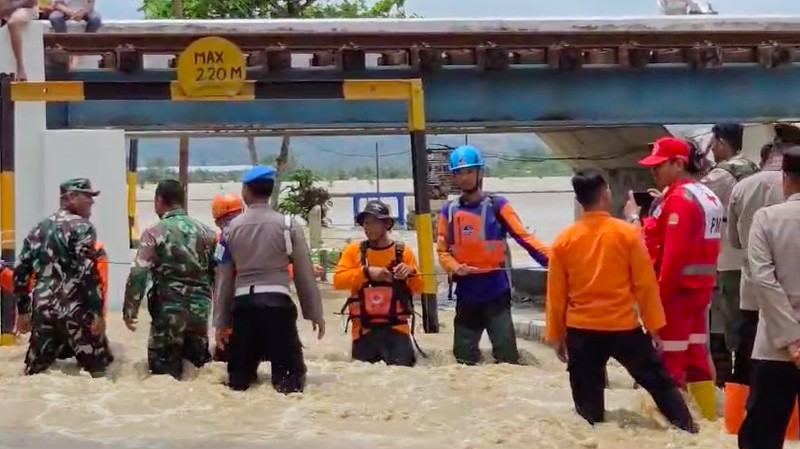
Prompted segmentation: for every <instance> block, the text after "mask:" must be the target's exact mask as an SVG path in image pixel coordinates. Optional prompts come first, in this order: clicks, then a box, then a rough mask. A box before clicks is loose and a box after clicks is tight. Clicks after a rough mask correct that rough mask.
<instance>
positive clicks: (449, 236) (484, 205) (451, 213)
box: [445, 195, 511, 284]
mask: <svg viewBox="0 0 800 449" xmlns="http://www.w3.org/2000/svg"><path fill="white" fill-rule="evenodd" d="M458 208H459V200H458V199H455V200H452V201H450V203H449V204H448V206H447V230H446V233H445V235H446V240H447V247H448V251H449V252H450V254H452V255H454V256H455V250H454V245H455V224H454V223H453V220H454V218H455V215H456V212H457V211H458ZM480 208H481V210H480V220H481V227H480V230H479V232H478V239H480V240H482V241H487V240H486V224H487V218H488V217H489V213H491V214H493V215H494V217H495V219H496V220H497V221H498V223H501V222H500V217H499V214H498V213H497V211H496V210H495V205H494V198H493V197H492V196H491V195H487V196H485V197H484V198H483V199H482V200H481V203H480ZM500 242H502V244H503V250H504V253H505V254H504V256H505V257H504V259H505V261H504V262H503V266H505V267H511V251H510V249H509V247H508V242H507V241H506V239H504V238H502V239H501V240H500ZM458 262H462V261H458ZM506 277H507V278H508V282H509V284H510V283H511V271H510V270H509V271H508V272H506Z"/></svg>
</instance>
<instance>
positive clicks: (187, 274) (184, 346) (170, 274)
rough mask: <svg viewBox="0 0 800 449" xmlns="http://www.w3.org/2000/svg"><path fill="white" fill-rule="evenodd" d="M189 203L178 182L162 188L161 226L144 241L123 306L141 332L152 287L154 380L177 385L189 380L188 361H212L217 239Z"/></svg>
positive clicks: (130, 323) (158, 192)
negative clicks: (185, 377) (164, 377)
mask: <svg viewBox="0 0 800 449" xmlns="http://www.w3.org/2000/svg"><path fill="white" fill-rule="evenodd" d="M184 197H185V193H184V190H183V186H181V184H180V183H179V182H178V181H175V180H171V179H170V180H164V181H161V182H160V183H158V186H157V187H156V193H155V210H156V213H157V214H158V216H159V218H160V219H161V220H160V221H159V222H158V223H157V224H155V225H154V226H152V227H150V228H148V229H147V230H145V231H144V232H143V233H142V235H141V238H140V241H139V249H138V251H137V253H136V257H135V259H134V261H133V265H132V267H131V272H130V274H129V276H128V282H127V284H126V286H125V302H124V305H123V319H124V321H125V325H126V326H127V327H128V329H130V330H131V331H135V330H136V328H137V317H138V315H139V307H140V306H141V303H142V300H143V299H144V295H145V292H146V291H147V285H148V282H149V281H152V287H151V288H150V292H149V294H148V300H147V303H148V304H147V309H148V311H149V312H150V317H151V324H150V338H149V341H148V344H147V360H148V363H149V366H150V371H151V372H152V373H153V374H169V375H171V376H173V377H175V378H176V379H180V378H181V375H182V374H183V359H186V360H188V361H189V362H191V363H192V364H194V365H195V366H196V367H198V368H199V367H201V366H203V365H204V364H206V363H207V362H209V361H210V360H211V354H210V353H209V349H208V319H209V312H210V309H211V288H212V287H211V286H212V284H213V281H214V268H215V266H214V258H213V256H214V249H215V246H216V234H215V232H214V230H213V229H211V228H210V227H208V226H206V225H205V224H203V223H201V222H200V221H198V220H195V219H193V218H190V217H189V216H188V215H186V211H185V210H184V209H183V206H182V205H183V204H184Z"/></svg>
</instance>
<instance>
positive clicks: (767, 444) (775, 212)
mask: <svg viewBox="0 0 800 449" xmlns="http://www.w3.org/2000/svg"><path fill="white" fill-rule="evenodd" d="M798 222H800V194H794V195H792V196H790V197H789V198H787V200H786V202H784V203H781V204H775V205H772V206H767V207H765V208H762V209H760V210H759V211H758V212H756V213H755V215H754V216H753V222H752V226H751V228H750V234H749V238H748V246H747V248H748V256H749V258H750V274H751V276H752V278H751V280H752V282H753V285H754V286H755V289H754V292H755V297H756V301H757V304H758V309H759V312H760V315H759V321H758V328H757V331H756V338H755V344H754V348H753V355H752V358H753V360H754V365H753V373H752V377H751V379H750V396H749V397H748V401H747V406H746V407H747V414H746V415H745V419H744V422H743V423H742V428H741V430H740V432H739V447H740V448H744V449H773V448H775V449H777V448H781V447H783V442H784V439H785V433H786V426H787V424H788V423H789V419H790V416H791V414H792V409H793V407H794V404H795V401H796V399H797V398H798V397H800V370H798V368H797V366H795V364H794V362H793V361H792V359H791V356H790V354H789V349H788V347H789V345H791V344H793V343H797V342H798V341H800V276H798V275H797V273H798V268H800V265H799V264H800V262H798V255H800V232H798V227H797V224H798Z"/></svg>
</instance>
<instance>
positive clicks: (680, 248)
mask: <svg viewBox="0 0 800 449" xmlns="http://www.w3.org/2000/svg"><path fill="white" fill-rule="evenodd" d="M723 211H724V209H723V207H722V203H721V201H720V199H719V198H718V197H717V196H716V195H715V194H714V193H713V192H712V191H711V190H710V189H709V188H708V187H706V186H705V185H703V184H701V183H698V182H695V181H693V180H691V179H681V180H678V181H676V182H675V183H673V184H672V185H671V186H669V188H668V189H667V191H666V192H665V193H664V199H663V201H662V202H661V204H659V206H658V208H657V209H656V210H655V211H654V214H653V221H652V222H651V223H650V225H649V226H645V227H643V232H645V241H646V242H647V244H648V245H649V252H650V254H651V256H652V257H653V259H654V260H655V261H656V262H655V266H656V267H657V272H658V283H659V292H660V295H661V301H662V303H663V305H664V313H665V315H666V318H667V324H666V326H665V327H664V328H663V329H662V330H661V338H662V339H663V342H664V352H663V354H662V357H663V359H664V363H665V364H666V367H667V371H669V372H670V374H672V376H673V377H674V379H675V382H676V383H677V384H678V385H679V386H681V387H682V386H684V385H685V384H686V383H687V382H688V383H694V382H706V381H710V380H712V379H713V376H714V375H713V373H712V372H711V365H710V362H709V355H708V351H707V348H706V344H707V343H708V316H707V313H708V307H709V305H710V303H711V295H712V293H713V291H714V286H715V284H716V273H717V257H718V255H719V247H720V239H721V236H722V222H723V218H724V217H723Z"/></svg>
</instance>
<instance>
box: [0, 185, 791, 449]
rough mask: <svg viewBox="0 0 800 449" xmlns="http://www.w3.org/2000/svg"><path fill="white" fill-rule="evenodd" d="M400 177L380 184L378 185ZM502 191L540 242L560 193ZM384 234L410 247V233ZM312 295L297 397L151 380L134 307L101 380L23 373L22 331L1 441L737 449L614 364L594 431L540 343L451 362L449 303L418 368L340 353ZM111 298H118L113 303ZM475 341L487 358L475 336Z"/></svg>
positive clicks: (334, 302) (143, 212)
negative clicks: (512, 360) (674, 420)
mask: <svg viewBox="0 0 800 449" xmlns="http://www.w3.org/2000/svg"><path fill="white" fill-rule="evenodd" d="M547 182H551V183H553V182H555V183H556V184H558V182H557V181H552V180H551V181H547ZM560 182H562V184H563V180H562V181H560ZM518 184H520V185H522V186H523V187H522V188H517V189H511V190H526V189H528V188H529V187H528V186H529V185H530V183H529V182H522V181H520V182H518ZM229 186H230V187H228V188H230V189H236V188H238V186H235V185H229ZM384 186H385V188H384ZM402 187H403V186H402V185H398V186H393V185H385V184H382V188H383V189H384V191H387V190H388V189H389V188H393V189H397V190H402V189H401V188H402ZM500 187H501V188H502V186H500ZM506 187H507V186H506ZM512 187H513V186H512ZM562 187H563V186H562ZM343 188H349V189H352V190H350V191H363V189H366V188H367V187H364V186H361V185H360V184H346V185H345V187H343ZM488 188H489V189H493V190H500V188H497V187H494V186H491V185H489V187H488ZM542 188H543V189H545V190H548V188H547V187H542ZM218 190H219V186H216V187H214V186H192V187H191V188H190V198H192V199H193V201H192V202H191V204H190V206H189V212H190V214H191V215H193V216H196V217H198V218H200V219H202V220H204V221H206V222H208V223H209V224H210V223H211V217H210V201H209V199H210V197H211V195H213V191H218ZM151 197H152V192H151V191H143V192H141V193H140V196H139V198H140V202H139V211H138V214H137V215H138V223H139V226H140V229H143V228H144V227H145V226H148V225H150V224H152V223H154V222H155V215H154V214H153V212H152V204H151V203H150V202H149V201H148V200H149V199H150V198H151ZM507 197H508V198H509V199H510V200H511V202H512V204H513V205H514V207H515V208H516V209H517V211H518V213H519V214H520V216H521V218H522V220H523V221H524V222H525V223H526V225H527V226H529V227H530V229H531V230H533V231H535V232H536V234H537V235H538V236H539V237H540V238H542V239H543V240H544V241H546V242H550V241H551V240H552V239H553V237H554V236H555V234H556V233H557V232H558V231H559V230H560V229H561V228H562V227H563V226H565V225H566V224H567V223H569V222H571V221H572V217H573V215H572V214H573V205H572V195H571V194H570V193H538V194H511V195H507ZM350 209H351V205H350V203H349V202H348V201H347V200H336V201H335V202H334V208H333V211H332V217H333V218H334V222H341V221H343V220H350V219H352V217H351V216H350V215H351V213H350ZM325 235H326V240H327V242H326V245H327V246H340V244H343V243H344V239H346V238H349V237H359V236H360V232H359V231H358V230H353V229H330V230H326V232H325ZM396 235H397V236H401V237H402V238H404V239H406V240H407V241H409V242H410V243H412V242H413V245H412V247H414V248H415V247H416V243H415V239H414V235H413V233H408V232H399V233H396ZM337 242H338V243H337ZM512 248H513V249H514V255H515V257H514V261H515V265H517V264H521V265H529V264H530V262H529V260H530V259H529V258H528V257H527V256H526V255H525V253H524V251H521V250H519V248H518V247H517V246H516V245H514V244H512ZM323 291H324V292H325V296H326V298H328V299H327V300H326V309H327V311H328V320H329V321H328V330H327V335H326V336H325V338H324V339H323V340H322V341H317V340H316V338H315V337H314V336H313V334H312V331H311V328H310V324H309V323H308V322H306V321H300V322H299V327H300V330H301V338H302V340H303V343H304V344H305V345H306V349H305V351H306V361H307V364H308V369H309V374H308V381H309V382H308V387H307V389H306V391H305V393H303V394H293V395H290V396H283V395H280V394H277V393H275V392H274V390H273V389H272V387H271V385H270V384H269V382H268V376H269V365H268V364H262V366H261V370H260V377H261V379H262V381H263V380H266V382H264V383H263V384H260V385H258V386H256V387H255V388H253V389H251V390H250V391H247V392H243V393H241V392H233V391H230V390H228V389H227V388H226V387H224V386H223V385H222V382H223V381H224V379H225V366H224V364H221V363H212V364H210V365H208V366H206V367H204V368H202V369H200V370H192V373H190V375H189V376H188V380H186V381H184V382H178V381H175V380H173V379H172V378H170V377H167V376H150V375H149V374H148V372H147V362H146V344H147V324H148V321H149V317H148V315H147V312H146V311H144V310H143V311H142V313H141V318H142V320H141V324H142V325H141V327H140V329H139V330H138V332H136V333H130V332H129V331H128V330H127V329H125V327H124V325H123V324H122V320H121V318H120V316H119V314H118V313H112V314H111V317H110V320H109V321H110V322H109V331H108V332H109V338H110V339H111V341H112V348H113V350H114V354H115V356H116V361H115V363H114V364H113V365H112V367H111V369H110V370H109V373H108V376H107V377H106V378H103V379H91V378H90V377H89V376H88V375H86V374H82V373H80V372H79V371H78V370H77V367H76V365H75V361H74V360H70V361H60V362H58V363H57V364H56V366H55V367H54V368H53V369H52V370H50V372H48V373H45V374H41V375H37V376H31V377H26V376H22V369H23V360H24V351H25V344H26V343H27V341H26V339H23V341H22V344H21V345H20V346H17V347H12V348H0V404H2V407H0V449H6V448H21V449H33V448H43V447H50V448H71V449H89V448H99V447H104V446H105V445H111V446H114V447H136V448H148V449H150V448H159V449H160V448H176V449H177V448H186V447H192V448H197V449H204V448H209V449H211V448H214V449H218V448H220V447H232V448H236V449H249V448H267V449H269V448H275V449H279V448H280V449H301V448H302V449H307V448H309V447H311V446H316V447H319V448H320V449H345V448H346V449H360V448H365V449H366V448H370V449H380V448H387V449H389V448H392V449H394V448H412V447H413V448H415V449H439V448H442V449H445V448H446V449H483V448H507V449H516V448H520V449H522V448H524V449H529V448H531V447H535V448H537V449H539V448H541V449H546V448H553V449H568V448H570V449H571V448H596V449H642V448H644V449H667V448H684V447H692V448H698V449H701V448H708V449H720V448H733V447H735V446H736V443H735V438H734V437H731V436H727V435H723V434H722V431H721V423H720V422H714V423H711V422H708V421H701V426H702V431H701V434H700V435H687V434H684V433H681V432H679V431H676V430H673V429H669V428H667V427H666V426H665V425H664V419H663V418H662V417H661V416H660V415H659V414H658V413H657V412H655V411H654V408H653V406H652V405H651V403H650V401H649V400H648V399H647V397H646V394H645V393H644V392H643V391H641V390H633V389H632V380H631V379H630V377H629V376H628V375H627V374H626V373H625V372H624V371H623V370H622V369H621V368H619V367H618V366H617V365H612V366H611V368H610V373H609V377H610V383H611V389H610V390H608V391H606V408H607V410H609V413H608V415H607V418H608V423H606V424H602V425H598V426H596V427H591V426H589V425H588V424H587V423H586V422H585V421H583V420H582V419H581V418H579V417H578V416H577V414H575V413H574V411H573V410H572V400H571V393H570V390H569V382H568V379H567V373H566V369H565V366H564V365H563V364H562V363H560V362H559V361H558V360H557V359H556V358H555V356H554V355H553V353H552V350H550V349H549V348H547V347H545V346H542V345H540V344H536V343H532V342H526V341H521V340H520V341H519V345H520V350H521V352H522V353H523V359H524V361H525V363H526V365H525V366H510V365H495V364H485V365H481V366H475V367H467V366H462V365H458V364H456V363H455V360H454V359H453V357H452V355H451V352H450V350H451V346H452V339H453V336H452V313H451V312H449V311H445V310H442V311H440V318H441V323H442V332H441V333H440V334H436V335H426V334H423V333H422V331H421V330H418V339H419V342H420V344H421V345H422V347H423V349H424V350H425V351H426V352H427V353H428V354H429V355H430V357H431V358H430V359H427V360H426V359H420V363H419V366H417V367H414V368H403V367H386V366H385V365H382V364H377V365H369V364H364V363H360V362H351V361H350V355H349V350H350V340H349V336H348V335H345V334H344V333H343V323H342V321H341V319H340V317H338V316H336V315H334V312H338V310H339V309H340V307H341V301H342V298H343V297H344V295H343V294H342V293H341V292H331V291H330V289H329V287H327V286H323ZM111 303H112V304H119V300H118V299H117V300H116V301H114V300H112V301H111ZM482 345H483V348H484V354H485V355H486V357H487V358H489V359H490V357H491V356H490V351H488V348H489V345H488V341H486V338H484V341H483V342H482ZM787 447H795V446H790V445H787Z"/></svg>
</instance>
